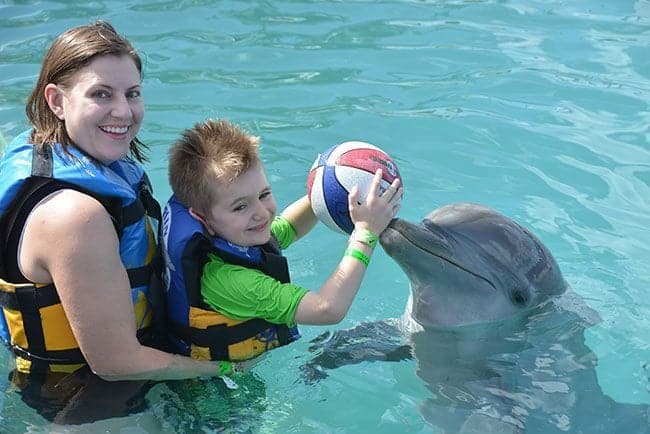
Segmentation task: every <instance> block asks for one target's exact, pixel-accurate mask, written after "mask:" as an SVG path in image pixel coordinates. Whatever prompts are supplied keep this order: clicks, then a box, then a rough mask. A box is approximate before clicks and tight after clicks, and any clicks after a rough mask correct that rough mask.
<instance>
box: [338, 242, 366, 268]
mask: <svg viewBox="0 0 650 434" xmlns="http://www.w3.org/2000/svg"><path fill="white" fill-rule="evenodd" d="M343 256H350V257H351V258H355V259H358V260H359V261H360V262H361V263H362V264H363V265H365V266H366V267H367V266H368V264H369V263H370V258H369V257H368V255H366V254H365V253H363V252H362V251H361V250H359V249H353V248H352V247H348V248H347V249H346V250H345V253H344V254H343Z"/></svg>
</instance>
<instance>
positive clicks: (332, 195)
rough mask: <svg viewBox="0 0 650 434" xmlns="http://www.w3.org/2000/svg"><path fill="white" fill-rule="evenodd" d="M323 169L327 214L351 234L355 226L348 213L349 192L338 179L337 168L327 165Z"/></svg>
mask: <svg viewBox="0 0 650 434" xmlns="http://www.w3.org/2000/svg"><path fill="white" fill-rule="evenodd" d="M328 154H329V153H328ZM323 169H324V170H323V196H324V197H325V204H326V206H327V212H328V213H329V215H330V217H331V218H332V220H334V222H335V223H336V225H337V226H338V227H340V228H341V229H342V230H344V231H345V232H347V233H351V232H352V230H353V229H354V224H353V223H352V219H351V218H350V213H349V211H348V191H347V190H346V189H345V187H343V185H341V183H340V182H339V180H338V179H337V177H336V170H335V166H331V165H326V166H325V167H324V168H323Z"/></svg>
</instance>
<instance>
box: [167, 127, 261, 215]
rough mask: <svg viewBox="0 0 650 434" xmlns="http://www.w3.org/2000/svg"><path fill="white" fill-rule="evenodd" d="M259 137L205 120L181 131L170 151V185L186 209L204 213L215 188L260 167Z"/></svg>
mask: <svg viewBox="0 0 650 434" xmlns="http://www.w3.org/2000/svg"><path fill="white" fill-rule="evenodd" d="M258 144H259V137H255V136H252V135H250V134H248V133H247V132H246V131H244V130H243V129H241V128H240V127H238V126H237V125H234V124H232V123H230V122H229V121H227V120H224V119H220V120H212V119H208V120H206V121H205V122H199V123H196V124H195V125H194V127H193V128H191V129H187V130H185V131H183V133H182V134H181V137H180V139H179V140H178V141H176V143H174V145H172V147H171V148H170V150H169V183H170V185H171V187H172V190H173V192H174V194H175V195H176V198H177V199H178V200H179V201H180V202H181V203H182V204H183V205H185V206H186V207H188V208H189V207H192V208H196V209H197V210H199V211H202V212H207V211H208V210H209V209H210V207H212V205H213V204H214V203H215V202H216V200H217V198H216V197H215V185H218V184H220V183H223V184H229V183H231V182H233V181H235V180H236V179H237V178H238V177H239V176H241V175H242V174H243V173H244V172H246V171H247V170H248V169H250V168H251V167H254V166H255V165H257V164H261V160H260V157H259V153H258Z"/></svg>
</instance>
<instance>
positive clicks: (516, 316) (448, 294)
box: [302, 203, 650, 434]
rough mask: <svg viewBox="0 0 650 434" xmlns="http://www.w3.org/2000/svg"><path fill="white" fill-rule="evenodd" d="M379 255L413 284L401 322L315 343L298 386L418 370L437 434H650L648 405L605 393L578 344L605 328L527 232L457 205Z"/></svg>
mask: <svg viewBox="0 0 650 434" xmlns="http://www.w3.org/2000/svg"><path fill="white" fill-rule="evenodd" d="M380 243H381V245H382V247H383V248H384V250H385V251H386V253H387V254H388V255H389V256H390V257H391V258H392V259H393V260H394V261H395V262H396V263H397V264H398V265H399V266H400V268H401V269H402V270H403V271H404V273H405V274H406V276H407V277H408V280H409V283H410V289H411V291H410V296H409V299H408V302H407V305H406V308H405V310H404V313H403V315H402V317H401V318H388V319H385V320H381V321H376V322H367V323H361V324H360V325H358V326H356V327H354V328H352V329H349V330H338V331H334V332H327V333H325V334H323V335H321V336H319V337H317V338H315V339H314V340H312V342H311V346H310V348H309V351H310V352H312V354H314V356H313V358H312V359H311V360H310V361H309V362H308V363H306V364H305V365H304V366H303V367H302V371H303V379H304V380H305V381H307V382H310V383H316V382H318V381H321V380H323V379H324V378H326V377H327V375H328V371H329V370H332V369H335V368H338V367H341V366H345V365H354V364H358V363H364V362H381V361H383V362H408V361H409V360H414V361H415V373H416V375H417V377H419V378H420V379H421V380H422V381H423V382H424V384H425V386H426V388H427V389H428V390H429V391H430V392H431V396H430V397H428V398H426V399H425V400H424V401H422V402H421V403H420V404H419V405H418V410H419V413H420V414H421V415H422V417H423V419H424V420H425V421H426V422H428V423H429V424H430V425H431V426H432V427H435V429H436V432H438V431H440V432H444V433H468V434H470V433H481V434H484V433H500V434H505V433H523V432H526V433H538V432H539V433H545V434H546V433H565V432H590V433H603V434H604V433H611V432H630V433H632V432H634V433H649V432H650V428H649V427H650V410H649V406H648V405H647V404H626V403H619V402H616V401H614V400H613V399H612V398H610V397H609V396H607V395H606V394H605V393H604V392H603V391H602V390H601V388H600V385H599V384H598V378H597V374H596V370H595V367H596V365H597V363H598V358H597V356H596V355H595V354H594V353H593V352H592V351H591V349H590V348H589V347H588V346H587V345H586V343H585V338H584V331H585V330H586V329H587V328H589V327H591V326H593V325H595V324H597V323H598V322H599V321H600V317H599V316H598V314H597V312H595V311H594V310H592V309H591V308H590V307H589V306H588V305H586V304H585V303H584V301H583V300H582V299H581V298H580V297H579V296H578V295H577V294H576V293H575V292H573V290H572V289H571V287H570V285H568V283H567V281H566V280H565V278H564V277H563V275H562V272H561V270H560V267H559V266H558V263H557V262H556V260H555V259H554V257H553V255H552V254H551V252H550V251H549V249H548V248H547V247H546V246H545V245H544V244H543V243H542V242H541V241H540V239H539V238H537V237H536V236H535V235H534V234H532V233H531V232H530V231H529V230H528V229H526V228H525V227H523V226H522V225H520V224H519V223H517V222H515V221H513V220H512V219H510V218H508V217H506V216H504V215H502V214H500V213H499V212H497V211H495V210H493V209H491V208H488V207H486V206H483V205H480V204H474V203H455V204H450V205H445V206H442V207H440V208H438V209H435V210H433V211H432V212H430V213H429V214H428V215H427V216H426V217H425V218H424V219H423V220H422V221H421V222H420V223H418V224H416V223H411V222H408V221H406V220H403V219H399V218H397V219H394V220H393V221H392V222H391V223H390V225H389V226H388V228H387V229H386V230H385V231H384V232H382V234H381V235H380Z"/></svg>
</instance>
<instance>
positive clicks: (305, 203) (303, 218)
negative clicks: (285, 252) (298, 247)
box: [282, 195, 318, 240]
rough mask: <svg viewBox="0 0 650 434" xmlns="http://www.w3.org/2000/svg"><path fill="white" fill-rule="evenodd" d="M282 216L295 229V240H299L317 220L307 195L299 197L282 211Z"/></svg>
mask: <svg viewBox="0 0 650 434" xmlns="http://www.w3.org/2000/svg"><path fill="white" fill-rule="evenodd" d="M282 217H283V218H284V219H286V220H287V221H288V222H289V223H291V226H293V229H294V230H295V231H296V238H295V240H299V239H300V238H301V237H302V236H304V235H305V234H307V233H308V232H309V231H310V230H312V228H313V227H314V226H315V225H316V222H317V221H318V220H317V218H316V215H315V214H314V211H312V209H311V203H309V198H308V197H307V195H305V196H303V197H301V198H300V199H298V200H297V201H295V202H294V203H292V204H291V205H289V206H288V207H286V208H285V209H284V211H282Z"/></svg>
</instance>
